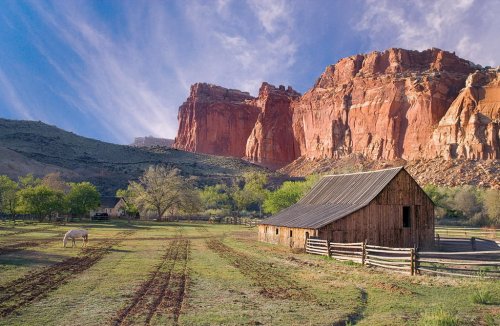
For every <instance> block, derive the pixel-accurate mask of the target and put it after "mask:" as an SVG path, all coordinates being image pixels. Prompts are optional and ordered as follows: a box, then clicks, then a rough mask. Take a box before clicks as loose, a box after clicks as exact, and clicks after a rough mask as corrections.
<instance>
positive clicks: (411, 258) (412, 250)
mask: <svg viewBox="0 0 500 326" xmlns="http://www.w3.org/2000/svg"><path fill="white" fill-rule="evenodd" d="M410 260H411V275H415V249H414V248H411V249H410Z"/></svg>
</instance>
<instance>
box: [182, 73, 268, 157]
mask: <svg viewBox="0 0 500 326" xmlns="http://www.w3.org/2000/svg"><path fill="white" fill-rule="evenodd" d="M252 99H254V98H253V97H252V96H250V94H248V93H246V92H240V91H238V90H232V89H226V88H223V87H220V86H215V85H210V84H205V83H198V84H194V85H193V86H191V93H190V95H189V97H188V99H187V100H186V102H184V104H182V105H181V107H180V108H179V115H178V119H179V130H178V132H177V137H176V138H175V142H174V145H173V147H174V148H178V149H182V150H186V151H190V152H197V153H206V154H215V155H221V156H234V157H243V156H245V147H246V143H247V139H248V136H249V135H250V132H251V131H252V129H253V128H254V126H255V122H256V121H257V116H258V115H259V113H260V110H259V108H257V107H256V106H254V105H251V104H248V103H246V101H247V100H252Z"/></svg>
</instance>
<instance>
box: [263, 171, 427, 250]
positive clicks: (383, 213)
mask: <svg viewBox="0 0 500 326" xmlns="http://www.w3.org/2000/svg"><path fill="white" fill-rule="evenodd" d="M308 237H317V238H320V239H325V240H329V241H331V242H362V241H365V240H366V241H367V243H369V244H372V245H380V246H388V247H419V248H425V247H431V246H432V245H433V243H434V203H433V202H432V200H431V199H430V198H429V197H428V196H427V194H426V193H425V192H424V191H423V190H422V188H420V186H419V185H418V184H417V182H416V181H415V180H414V179H413V178H412V177H411V175H410V174H408V172H407V171H406V170H405V169H404V168H403V167H399V168H392V169H385V170H379V171H371V172H360V173H352V174H342V175H331V176H325V177H323V178H322V179H321V180H320V181H319V182H318V183H317V184H316V185H315V186H314V187H313V189H311V191H310V192H309V193H307V194H306V195H305V196H304V197H303V198H302V199H301V200H300V201H299V202H298V203H296V204H294V205H292V206H291V207H289V208H287V209H285V210H283V211H281V212H279V213H278V214H276V215H274V216H271V217H270V218H268V219H265V220H263V221H262V222H261V224H260V225H259V240H260V241H265V242H270V243H275V244H282V245H286V246H290V247H292V248H304V246H305V241H306V239H307V238H308Z"/></svg>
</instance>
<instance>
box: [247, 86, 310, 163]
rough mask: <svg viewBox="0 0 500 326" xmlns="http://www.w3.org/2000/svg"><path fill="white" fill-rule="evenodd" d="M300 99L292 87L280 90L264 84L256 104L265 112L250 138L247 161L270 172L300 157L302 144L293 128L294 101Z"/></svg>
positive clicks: (260, 115) (261, 114)
mask: <svg viewBox="0 0 500 326" xmlns="http://www.w3.org/2000/svg"><path fill="white" fill-rule="evenodd" d="M299 97H300V94H299V93H297V92H296V91H294V90H293V89H292V88H291V87H290V86H288V88H287V89H285V86H282V85H280V86H279V87H278V88H276V87H274V86H272V85H270V84H268V83H263V84H262V86H261V88H260V90H259V97H258V98H257V99H255V100H254V101H253V103H254V105H255V106H257V107H259V108H260V109H261V113H260V114H259V116H258V118H257V122H256V124H255V127H254V128H253V130H252V133H251V134H250V137H249V138H248V141H247V145H246V157H247V159H249V160H250V161H253V162H256V163H258V164H260V165H263V166H267V167H270V168H280V167H282V166H284V165H287V164H288V163H290V162H291V161H293V160H295V159H296V158H297V157H298V153H297V152H298V144H297V143H296V141H295V137H294V134H293V128H292V115H293V114H292V113H293V112H292V110H291V105H290V103H291V101H293V100H296V99H298V98H299Z"/></svg>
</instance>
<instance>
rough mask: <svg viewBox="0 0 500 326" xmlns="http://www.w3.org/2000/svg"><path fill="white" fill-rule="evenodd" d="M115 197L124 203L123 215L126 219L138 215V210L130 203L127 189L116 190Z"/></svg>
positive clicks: (130, 196) (129, 194)
mask: <svg viewBox="0 0 500 326" xmlns="http://www.w3.org/2000/svg"><path fill="white" fill-rule="evenodd" d="M116 197H122V198H123V200H124V201H125V213H126V214H127V216H128V217H131V216H136V215H137V213H139V209H138V208H137V206H135V205H134V203H133V202H132V193H131V191H130V190H128V189H118V190H117V191H116Z"/></svg>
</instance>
